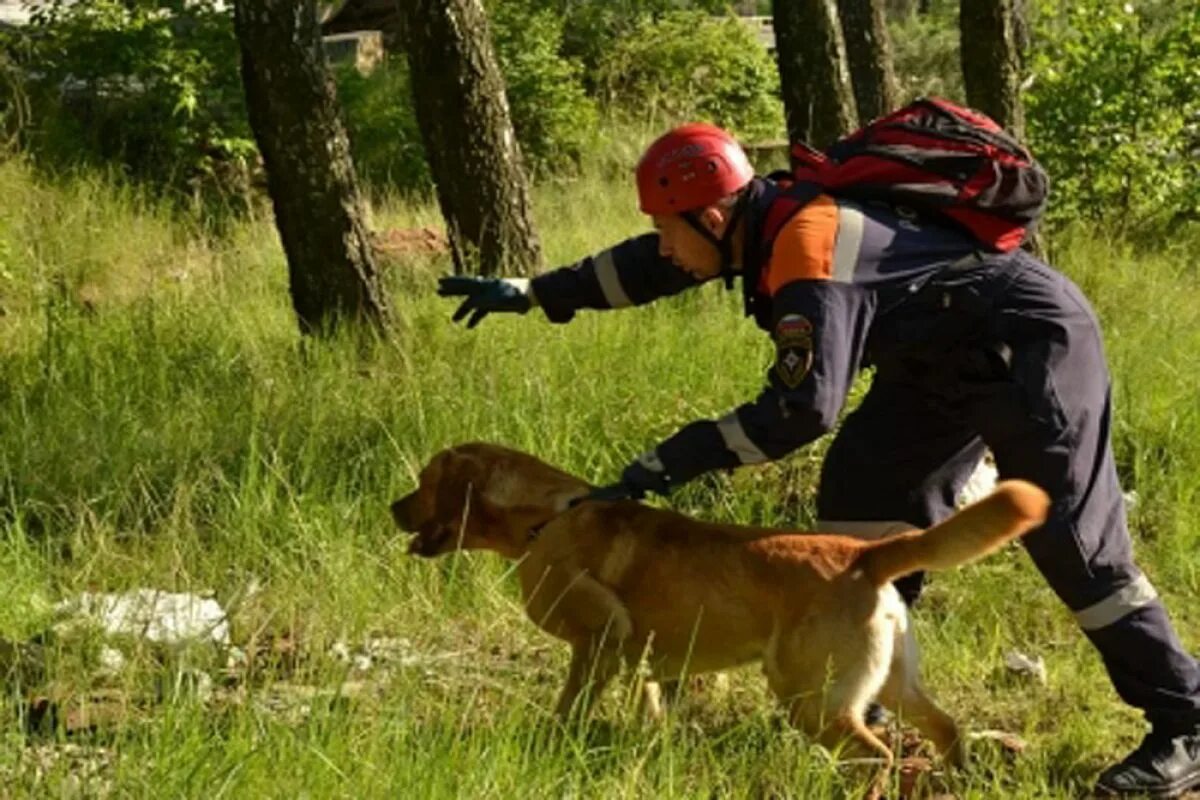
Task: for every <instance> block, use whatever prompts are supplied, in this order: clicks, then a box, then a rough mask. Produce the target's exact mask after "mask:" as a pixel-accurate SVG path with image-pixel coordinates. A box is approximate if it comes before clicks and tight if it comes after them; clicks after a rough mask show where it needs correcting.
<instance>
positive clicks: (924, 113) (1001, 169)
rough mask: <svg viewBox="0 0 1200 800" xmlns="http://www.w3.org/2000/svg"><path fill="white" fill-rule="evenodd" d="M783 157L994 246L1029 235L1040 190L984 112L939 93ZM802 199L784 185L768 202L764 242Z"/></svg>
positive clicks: (817, 178)
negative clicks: (825, 143) (953, 225)
mask: <svg viewBox="0 0 1200 800" xmlns="http://www.w3.org/2000/svg"><path fill="white" fill-rule="evenodd" d="M791 160H792V172H791V175H790V176H789V177H790V178H791V180H793V181H795V182H796V184H808V185H810V186H812V185H813V184H815V185H816V186H819V187H820V191H824V192H828V193H829V194H832V195H834V196H836V197H847V198H850V199H853V200H859V201H863V202H867V201H871V200H883V201H886V202H889V203H892V204H894V205H897V206H907V207H908V208H911V209H912V210H913V211H915V212H917V213H919V214H927V215H931V216H934V217H941V218H943V219H947V220H950V221H951V222H953V223H956V224H957V225H958V226H959V227H961V228H963V229H965V230H966V231H967V232H968V233H970V234H971V235H972V236H973V237H974V238H975V239H976V240H977V241H978V242H979V244H980V245H981V246H982V247H983V248H985V249H987V250H991V251H993V252H1001V253H1004V252H1009V251H1011V250H1015V249H1016V248H1017V247H1020V245H1021V244H1022V242H1024V241H1025V240H1026V238H1028V236H1029V235H1031V233H1032V229H1033V226H1034V224H1035V223H1036V222H1037V220H1038V218H1039V217H1040V216H1041V214H1042V211H1043V210H1044V209H1045V206H1046V196H1047V194H1048V192H1049V179H1048V178H1047V177H1046V173H1045V172H1044V171H1043V170H1042V168H1041V167H1040V166H1038V164H1037V162H1035V161H1034V160H1033V157H1032V156H1031V155H1030V154H1029V151H1028V150H1026V149H1025V148H1024V147H1022V146H1021V145H1020V144H1019V143H1018V142H1017V141H1016V139H1014V138H1013V137H1012V136H1011V135H1009V134H1008V133H1007V132H1005V131H1004V129H1003V128H1001V127H1000V126H999V125H997V124H996V122H995V121H993V120H992V119H991V118H990V117H988V116H986V115H985V114H982V113H980V112H978V111H974V110H971V109H967V108H962V107H960V106H957V105H954V104H953V103H950V102H947V101H946V100H942V99H940V98H923V99H920V100H917V101H915V102H913V103H911V104H909V105H907V106H904V107H903V108H901V109H899V110H898V111H894V112H892V113H891V114H888V115H887V116H884V117H880V118H879V119H877V120H875V121H874V122H871V123H870V124H869V125H866V126H865V127H863V128H860V129H859V130H857V131H855V132H854V133H852V134H850V135H848V136H846V137H845V138H842V139H839V140H838V141H837V142H835V143H834V144H833V145H832V146H830V147H829V148H828V149H826V150H825V151H824V152H821V151H818V150H815V149H813V148H811V147H809V146H808V145H805V144H802V143H798V144H794V145H792V149H791ZM797 188H800V187H799V185H798V186H797ZM789 196H792V197H794V202H789V201H788V199H787V198H788V197H789ZM810 199H811V192H808V191H803V190H802V191H799V192H785V193H784V195H783V196H781V197H780V198H779V200H778V201H776V202H775V203H774V204H773V206H772V208H771V210H770V211H769V212H768V215H767V220H766V222H765V224H764V226H763V236H764V239H765V240H766V241H768V242H772V241H773V240H774V238H775V235H776V234H778V232H779V229H780V228H781V227H782V226H783V224H784V223H785V222H787V220H788V219H789V218H791V216H792V215H793V214H794V213H795V212H796V211H798V210H799V208H800V207H801V206H803V205H804V204H805V203H807V202H808V200H810ZM790 206H794V207H790Z"/></svg>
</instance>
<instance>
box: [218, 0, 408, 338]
mask: <svg viewBox="0 0 1200 800" xmlns="http://www.w3.org/2000/svg"><path fill="white" fill-rule="evenodd" d="M234 23H235V27H236V30H237V36H238V42H239V43H240V45H241V51H242V82H243V84H244V85H245V89H246V106H247V108H248V110H249V115H250V126H251V128H253V130H254V138H255V141H257V142H258V149H259V151H260V152H261V153H262V157H263V163H264V166H265V168H266V172H267V189H268V191H269V193H270V195H271V202H272V204H273V206H274V208H275V225H276V227H277V228H278V229H279V237H280V239H281V240H282V242H283V250H284V253H285V254H286V256H287V262H288V278H289V284H290V287H291V293H292V305H293V307H294V308H295V309H296V315H297V317H299V321H300V330H301V331H302V332H303V333H305V334H311V333H323V332H327V331H330V330H332V329H333V328H335V327H336V326H337V324H338V322H339V321H340V320H341V319H343V318H352V319H361V320H369V321H371V322H373V323H376V324H382V323H384V322H386V320H387V318H388V308H387V302H386V298H385V296H384V293H383V291H382V289H381V287H380V283H379V275H378V273H377V271H376V269H375V262H374V258H373V256H372V253H371V248H370V243H369V239H368V233H367V227H366V224H365V207H364V203H363V201H362V197H361V195H360V194H359V192H358V185H357V181H356V179H355V176H354V164H353V163H352V162H351V160H350V145H349V141H348V140H347V138H346V131H345V128H344V127H343V126H342V121H341V119H340V117H339V116H338V106H337V96H336V94H335V90H334V84H333V80H332V78H331V77H330V74H329V70H328V68H327V66H326V64H325V55H324V53H323V51H322V49H321V39H320V35H319V32H318V28H317V17H316V12H315V9H314V6H313V0H237V2H236V3H235V5H234Z"/></svg>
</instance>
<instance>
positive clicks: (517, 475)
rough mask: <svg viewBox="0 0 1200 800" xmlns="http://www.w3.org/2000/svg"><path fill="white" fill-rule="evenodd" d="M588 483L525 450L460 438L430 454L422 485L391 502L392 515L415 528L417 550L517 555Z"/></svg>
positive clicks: (402, 524)
mask: <svg viewBox="0 0 1200 800" xmlns="http://www.w3.org/2000/svg"><path fill="white" fill-rule="evenodd" d="M587 490H588V487H587V485H586V484H585V483H584V482H583V481H581V480H579V479H577V478H574V477H572V476H570V475H568V474H566V473H565V472H561V471H559V470H557V469H554V468H553V467H551V466H549V465H547V464H544V463H542V462H541V461H539V460H537V459H536V458H533V457H532V456H528V455H525V454H524V453H519V452H516V451H515V450H509V449H507V448H504V447H499V446H497V445H490V444H466V445H459V446H457V447H451V448H449V449H447V450H443V451H441V452H440V453H438V454H437V455H435V456H434V457H433V458H432V459H431V460H430V462H429V464H427V465H426V466H425V468H424V469H423V470H421V474H420V476H419V478H418V481H417V488H416V489H415V490H414V491H413V492H412V493H411V494H409V495H407V496H405V497H402V498H400V499H399V500H397V501H395V502H394V503H392V518H393V519H394V520H395V522H396V525H397V526H399V528H400V529H401V530H404V531H409V532H412V533H415V534H416V536H414V537H413V540H412V542H411V543H410V544H409V547H408V552H410V553H414V554H416V555H420V556H426V557H433V556H438V555H442V554H443V553H448V552H450V551H452V550H477V549H488V550H495V551H497V552H499V553H501V554H502V555H505V556H508V557H510V558H515V557H518V556H520V555H521V554H522V553H523V552H524V549H525V546H526V542H527V541H528V540H529V535H530V532H531V531H532V530H534V529H536V528H538V527H539V526H541V525H543V524H545V523H546V522H548V521H549V520H551V519H553V518H554V517H555V516H557V515H558V514H560V513H562V512H563V511H565V510H566V509H567V508H568V507H569V505H570V501H571V499H572V498H575V497H580V496H582V495H583V494H585V493H586V492H587Z"/></svg>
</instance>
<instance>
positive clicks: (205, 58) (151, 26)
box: [6, 0, 253, 189]
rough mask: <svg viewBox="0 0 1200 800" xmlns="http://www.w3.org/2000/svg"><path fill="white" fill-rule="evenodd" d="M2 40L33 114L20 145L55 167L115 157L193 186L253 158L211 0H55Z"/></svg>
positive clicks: (142, 171) (227, 46) (233, 59)
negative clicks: (82, 0)
mask: <svg viewBox="0 0 1200 800" xmlns="http://www.w3.org/2000/svg"><path fill="white" fill-rule="evenodd" d="M6 44H7V48H6V49H7V50H8V52H9V53H10V54H11V55H12V56H13V57H15V58H16V59H17V60H18V62H19V63H20V64H21V66H22V68H23V70H24V72H25V76H26V79H25V80H26V83H27V86H26V89H27V91H28V93H29V95H30V98H31V107H32V108H33V109H34V111H35V114H34V116H33V118H32V120H31V122H30V124H29V126H28V127H27V129H26V130H25V131H24V135H25V141H26V143H27V144H28V145H29V146H30V148H31V149H32V150H33V151H34V152H35V153H37V154H39V155H40V156H42V157H44V158H46V159H48V160H49V161H50V162H51V163H57V164H70V163H73V162H76V161H79V160H84V161H93V162H111V161H115V162H117V163H121V164H123V165H125V167H126V168H127V169H128V170H129V171H130V172H131V174H133V175H135V176H137V177H141V178H154V179H158V180H163V179H165V180H166V181H167V182H169V183H171V184H172V185H174V186H176V187H179V188H185V187H186V188H190V189H196V188H198V187H200V186H201V185H203V184H205V183H211V182H212V181H211V179H213V178H214V177H216V178H221V179H224V178H227V177H229V175H228V174H226V171H227V170H228V169H229V167H230V165H231V164H232V165H234V166H237V165H238V164H241V163H244V160H245V159H247V158H248V157H249V156H250V155H251V154H252V153H253V143H252V141H251V140H250V138H249V133H248V126H247V123H246V119H245V109H244V101H243V95H242V87H241V82H240V79H239V74H238V69H237V64H238V59H239V54H238V49H237V43H236V40H235V38H234V35H233V28H232V24H231V20H230V16H229V12H228V11H224V10H220V9H218V7H217V5H216V3H215V2H213V0H200V2H191V3H184V2H182V0H172V1H171V2H149V1H148V0H143V1H142V2H123V1H122V0H95V1H94V2H87V3H67V2H64V0H53V2H50V3H47V4H45V5H43V6H39V7H37V9H36V10H35V13H34V14H33V17H32V21H31V24H30V25H29V27H28V28H27V29H26V30H23V31H19V32H12V33H9V34H8V35H7V41H6ZM236 172H237V170H235V173H236ZM218 173H221V174H219V175H218ZM242 174H244V173H242Z"/></svg>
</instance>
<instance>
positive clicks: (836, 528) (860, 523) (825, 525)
mask: <svg viewBox="0 0 1200 800" xmlns="http://www.w3.org/2000/svg"><path fill="white" fill-rule="evenodd" d="M915 530H920V528H919V527H918V526H916V525H913V524H912V523H911V522H901V521H900V520H879V521H875V520H857V519H819V520H817V529H816V532H817V533H837V534H841V535H842V536H853V537H854V538H855V539H882V538H884V537H885V536H891V535H892V534H894V533H904V532H905V531H915Z"/></svg>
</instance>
